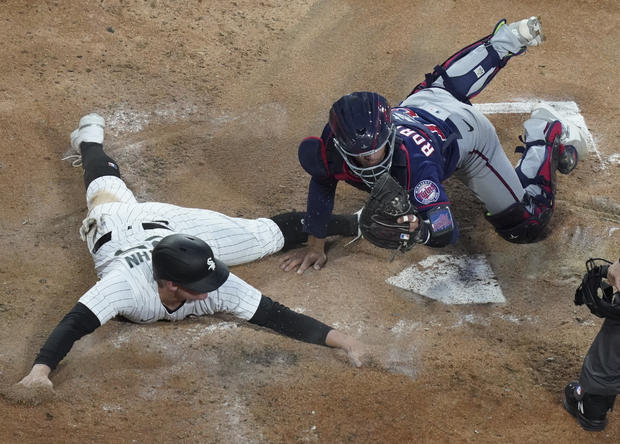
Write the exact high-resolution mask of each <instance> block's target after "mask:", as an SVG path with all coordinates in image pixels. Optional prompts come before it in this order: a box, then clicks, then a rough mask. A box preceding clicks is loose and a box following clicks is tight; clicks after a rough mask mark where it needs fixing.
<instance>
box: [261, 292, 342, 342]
mask: <svg viewBox="0 0 620 444" xmlns="http://www.w3.org/2000/svg"><path fill="white" fill-rule="evenodd" d="M249 322H251V323H252V324H256V325H260V326H261V327H267V328H270V329H272V330H274V331H277V332H278V333H281V334H283V335H285V336H288V337H291V338H293V339H297V340H299V341H304V342H309V343H311V344H318V345H325V338H326V337H327V334H328V333H329V332H330V330H332V328H331V327H329V326H327V325H325V324H323V323H322V322H320V321H317V320H316V319H314V318H311V317H310V316H306V315H303V314H301V313H296V312H294V311H292V310H291V309H290V308H288V307H285V306H284V305H282V304H280V303H278V302H275V301H272V300H271V299H270V298H268V297H267V296H264V295H263V296H261V299H260V304H259V305H258V308H257V309H256V313H254V316H252V318H251V319H250V320H249Z"/></svg>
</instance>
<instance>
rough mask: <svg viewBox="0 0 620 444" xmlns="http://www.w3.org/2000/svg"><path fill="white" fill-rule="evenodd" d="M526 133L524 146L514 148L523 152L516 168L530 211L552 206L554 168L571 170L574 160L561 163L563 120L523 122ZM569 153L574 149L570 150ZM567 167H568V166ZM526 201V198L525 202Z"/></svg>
mask: <svg viewBox="0 0 620 444" xmlns="http://www.w3.org/2000/svg"><path fill="white" fill-rule="evenodd" d="M523 126H524V128H525V136H524V138H522V139H521V140H522V141H523V142H524V143H525V146H520V147H517V148H516V150H515V151H516V152H520V153H523V155H522V157H521V160H519V163H518V164H517V167H516V168H515V171H516V172H517V176H518V177H519V180H520V181H521V185H523V189H524V190H525V193H526V195H527V196H528V197H529V204H530V205H528V210H529V211H530V212H531V213H532V214H537V213H538V212H540V211H542V210H545V209H551V210H553V209H554V208H555V192H556V171H557V170H558V169H560V172H564V171H566V170H567V169H568V171H571V170H572V169H573V168H574V166H575V165H576V162H577V159H576V157H575V159H574V163H572V162H562V163H560V159H564V158H567V157H568V154H569V151H570V150H567V147H565V146H564V145H562V144H561V143H560V136H561V134H562V123H560V121H558V120H555V121H553V122H547V121H544V120H541V119H529V120H527V121H526V122H525V123H524V124H523ZM570 152H572V153H575V154H576V152H575V151H574V150H573V151H570ZM569 167H570V168H569ZM525 203H526V204H527V203H528V202H527V201H526V202H525Z"/></svg>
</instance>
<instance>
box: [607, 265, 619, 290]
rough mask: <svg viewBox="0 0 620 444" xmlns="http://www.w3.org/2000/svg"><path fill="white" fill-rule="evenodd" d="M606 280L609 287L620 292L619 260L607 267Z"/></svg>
mask: <svg viewBox="0 0 620 444" xmlns="http://www.w3.org/2000/svg"><path fill="white" fill-rule="evenodd" d="M607 280H608V281H609V283H610V284H611V285H613V286H614V287H616V289H617V290H620V260H619V261H617V262H614V263H613V264H611V265H610V266H609V269H608V270H607Z"/></svg>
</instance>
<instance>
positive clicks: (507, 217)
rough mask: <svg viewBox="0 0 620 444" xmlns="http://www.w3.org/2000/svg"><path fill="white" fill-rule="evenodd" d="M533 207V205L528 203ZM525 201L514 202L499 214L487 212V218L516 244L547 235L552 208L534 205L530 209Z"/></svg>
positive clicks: (535, 240)
mask: <svg viewBox="0 0 620 444" xmlns="http://www.w3.org/2000/svg"><path fill="white" fill-rule="evenodd" d="M528 206H529V207H531V205H528ZM528 206H526V205H525V204H524V203H523V202H518V203H515V204H512V205H511V206H509V207H508V208H506V209H505V210H504V211H501V212H499V213H497V214H488V213H487V214H486V215H485V217H486V219H487V220H488V221H489V222H490V223H491V224H492V225H493V226H494V227H495V231H496V232H497V233H498V234H499V235H500V236H501V237H503V238H504V239H506V240H507V241H509V242H513V243H515V244H529V243H533V242H538V241H539V240H542V239H544V238H545V237H546V235H547V230H546V228H547V225H549V222H550V221H551V216H552V214H553V209H552V208H543V207H536V206H535V207H534V211H533V212H531V211H530V210H528Z"/></svg>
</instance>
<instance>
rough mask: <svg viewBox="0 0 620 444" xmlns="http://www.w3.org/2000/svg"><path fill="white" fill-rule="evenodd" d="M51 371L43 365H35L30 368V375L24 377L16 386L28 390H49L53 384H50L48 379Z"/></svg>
mask: <svg viewBox="0 0 620 444" xmlns="http://www.w3.org/2000/svg"><path fill="white" fill-rule="evenodd" d="M51 371H52V369H51V368H49V367H48V366H47V365H45V364H35V365H33V366H32V369H31V370H30V373H28V374H27V375H26V376H24V377H23V378H22V380H21V381H19V382H18V384H21V385H23V386H24V387H29V388H35V387H49V388H50V389H53V388H54V384H52V381H51V380H50V378H49V374H50V372H51Z"/></svg>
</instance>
